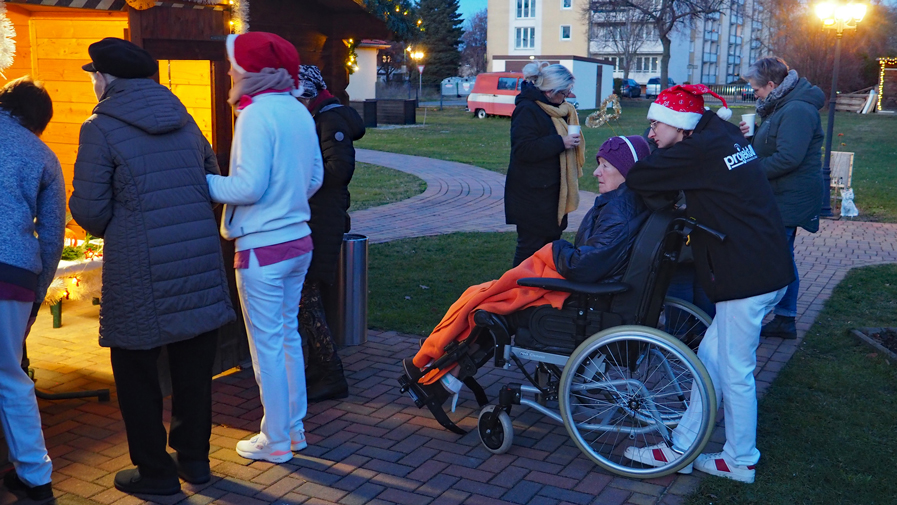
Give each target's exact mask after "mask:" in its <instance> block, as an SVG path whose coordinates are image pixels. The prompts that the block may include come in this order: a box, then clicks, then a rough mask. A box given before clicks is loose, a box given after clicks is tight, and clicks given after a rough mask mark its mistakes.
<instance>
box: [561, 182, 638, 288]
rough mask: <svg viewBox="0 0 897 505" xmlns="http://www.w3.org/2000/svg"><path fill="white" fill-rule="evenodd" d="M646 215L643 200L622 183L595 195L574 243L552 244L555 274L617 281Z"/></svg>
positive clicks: (582, 279) (624, 269) (589, 279)
mask: <svg viewBox="0 0 897 505" xmlns="http://www.w3.org/2000/svg"><path fill="white" fill-rule="evenodd" d="M649 214H650V212H649V211H648V208H647V207H645V204H644V203H642V199H641V198H639V196H638V195H637V194H636V193H635V192H634V191H632V190H631V189H629V188H627V187H626V185H625V184H623V185H621V186H620V187H619V188H617V189H615V190H613V191H610V192H607V193H605V194H603V195H598V198H595V205H594V206H593V207H592V208H591V209H590V210H589V212H588V213H587V214H586V216H585V218H583V220H582V223H580V225H579V231H577V232H576V241H575V243H573V244H571V243H570V242H567V241H566V240H556V241H554V243H553V244H552V246H551V249H552V253H553V254H554V264H555V266H556V267H557V271H558V273H560V274H561V275H563V276H564V278H565V279H569V280H571V281H576V282H598V281H618V280H620V279H621V278H623V273H624V272H625V271H626V265H628V264H629V256H630V253H631V251H632V246H633V245H634V244H635V239H636V237H638V232H639V230H640V229H641V227H642V225H643V224H645V220H647V219H648V215H649Z"/></svg>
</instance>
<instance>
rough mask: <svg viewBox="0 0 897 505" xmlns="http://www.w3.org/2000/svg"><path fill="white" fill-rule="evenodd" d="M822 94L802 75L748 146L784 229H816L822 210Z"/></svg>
mask: <svg viewBox="0 0 897 505" xmlns="http://www.w3.org/2000/svg"><path fill="white" fill-rule="evenodd" d="M823 105H825V94H824V93H823V92H822V90H821V89H819V88H818V87H816V86H813V85H812V84H810V83H809V81H807V80H806V79H803V78H802V79H800V81H798V83H797V85H796V86H795V87H794V89H792V90H791V91H789V92H788V93H787V94H786V95H785V96H783V97H781V98H779V99H778V100H777V101H776V103H775V104H774V109H773V112H772V114H770V115H769V116H767V117H766V118H765V119H764V120H763V124H761V125H760V127H759V128H758V129H757V133H756V135H755V136H754V139H753V142H752V145H753V146H754V150H755V151H757V156H759V157H760V165H761V166H762V167H763V170H764V171H765V172H766V177H768V178H769V183H770V184H771V185H772V191H773V193H774V194H775V197H776V203H777V204H778V205H779V212H781V213H782V222H784V223H785V226H787V227H792V228H793V227H797V226H800V227H802V228H804V229H806V230H807V231H811V232H816V231H817V230H819V211H820V210H821V209H822V197H823V195H822V184H823V183H822V157H821V156H820V150H821V149H822V141H823V139H824V138H825V136H824V135H823V133H822V123H821V122H820V120H819V109H821V108H822V107H823Z"/></svg>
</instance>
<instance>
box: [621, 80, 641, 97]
mask: <svg viewBox="0 0 897 505" xmlns="http://www.w3.org/2000/svg"><path fill="white" fill-rule="evenodd" d="M620 96H628V97H629V98H637V97H640V96H642V85H641V84H639V83H637V82H635V79H623V83H622V84H620Z"/></svg>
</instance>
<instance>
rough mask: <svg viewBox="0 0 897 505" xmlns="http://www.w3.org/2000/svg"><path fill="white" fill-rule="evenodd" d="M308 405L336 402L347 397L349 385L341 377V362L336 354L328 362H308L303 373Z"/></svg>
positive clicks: (343, 377) (344, 377)
mask: <svg viewBox="0 0 897 505" xmlns="http://www.w3.org/2000/svg"><path fill="white" fill-rule="evenodd" d="M305 375H306V384H305V389H306V391H307V392H308V403H316V402H322V401H324V400H336V399H341V398H346V397H347V396H349V383H347V382H346V376H345V375H343V362H342V361H341V360H340V359H339V356H337V355H336V353H333V357H332V358H331V359H330V361H325V362H323V363H322V362H320V361H314V362H309V364H308V369H307V371H306V372H305Z"/></svg>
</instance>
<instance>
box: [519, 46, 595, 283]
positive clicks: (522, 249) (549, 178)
mask: <svg viewBox="0 0 897 505" xmlns="http://www.w3.org/2000/svg"><path fill="white" fill-rule="evenodd" d="M544 65H545V63H541V62H535V63H530V64H529V65H527V66H526V67H524V69H523V75H524V76H525V77H526V81H527V82H528V83H530V84H531V85H530V84H526V85H525V86H522V91H520V94H519V95H517V98H516V99H515V104H516V106H515V108H514V113H513V114H512V115H511V160H510V163H509V164H508V176H507V179H506V182H505V217H506V221H507V223H508V224H514V225H517V249H516V251H515V253H514V262H513V266H517V265H519V264H520V263H521V262H522V261H523V260H525V259H526V258H528V257H530V256H532V255H533V253H535V252H536V251H538V250H539V249H541V248H542V246H544V245H545V244H548V243H550V242H553V241H555V240H558V239H560V238H561V232H563V231H564V230H565V229H566V228H567V214H568V213H569V212H572V211H574V210H576V208H577V207H578V206H579V177H581V176H582V167H583V165H584V164H585V144H584V143H583V141H582V136H581V135H580V134H579V133H573V134H569V133H568V126H570V125H577V127H578V125H579V116H577V114H576V108H575V107H573V105H571V104H569V103H567V101H566V98H567V97H568V96H570V93H571V92H572V91H573V82H574V79H573V74H571V73H570V71H569V70H567V69H566V68H565V67H563V66H561V65H548V66H544ZM543 66H544V67H543Z"/></svg>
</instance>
